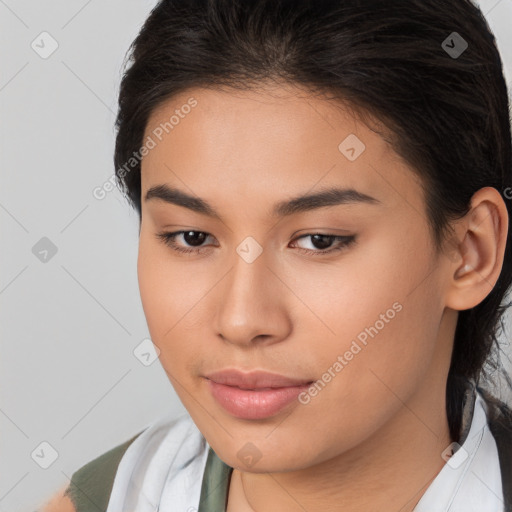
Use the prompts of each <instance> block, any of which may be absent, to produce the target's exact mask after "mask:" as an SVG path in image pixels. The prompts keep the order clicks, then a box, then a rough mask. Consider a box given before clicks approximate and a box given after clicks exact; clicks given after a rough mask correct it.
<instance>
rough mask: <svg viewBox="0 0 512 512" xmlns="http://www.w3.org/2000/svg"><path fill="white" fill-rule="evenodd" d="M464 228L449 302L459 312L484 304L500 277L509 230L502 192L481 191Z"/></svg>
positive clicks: (474, 198) (483, 189)
mask: <svg viewBox="0 0 512 512" xmlns="http://www.w3.org/2000/svg"><path fill="white" fill-rule="evenodd" d="M463 225H464V226H465V231H464V234H463V239H462V242H461V243H460V245H459V246H458V256H459V257H458V258H455V259H454V260H453V266H452V270H451V272H452V278H451V283H450V286H449V289H448V296H447V303H446V305H447V306H448V307H450V308H452V309H455V310H459V311H462V310H465V309H471V308H473V307H475V306H477V305H478V304H479V303H480V302H482V301H483V300H484V299H485V297H487V295H488V294H489V293H490V292H491V291H492V289H493V288H494V285H495V284H496V281H497V280H498V278H499V275H500V272H501V269H502V266H503V258H504V252H505V242H506V237H507V231H508V212H507V208H506V205H505V203H504V202H503V199H502V197H501V195H500V194H499V192H498V191H497V190H496V189H494V188H491V187H485V188H482V189H480V190H478V191H477V192H476V193H475V194H474V195H473V198H472V200H471V209H470V211H469V212H468V213H467V215H466V216H465V218H464V219H463Z"/></svg>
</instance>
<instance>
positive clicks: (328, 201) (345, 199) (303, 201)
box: [145, 185, 380, 220]
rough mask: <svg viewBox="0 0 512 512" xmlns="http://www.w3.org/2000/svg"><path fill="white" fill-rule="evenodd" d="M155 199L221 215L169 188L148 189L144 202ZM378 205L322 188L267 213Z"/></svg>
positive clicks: (343, 191) (375, 201) (352, 194)
mask: <svg viewBox="0 0 512 512" xmlns="http://www.w3.org/2000/svg"><path fill="white" fill-rule="evenodd" d="M152 199H157V200H160V201H164V202H165V203H169V204H174V205H177V206H182V207H183V208H188V209H189V210H192V211H194V212H197V213H200V214H202V215H206V216H208V217H212V218H216V219H219V220H222V219H221V216H220V215H219V214H218V213H217V212H216V211H215V209H214V208H213V207H212V206H211V205H210V204H209V203H208V202H207V201H205V200H204V199H201V198H199V197H196V196H191V195H189V194H187V193H186V192H183V191H182V190H179V189H177V188H174V187H171V186H169V185H155V186H154V187H151V188H150V189H149V190H148V191H147V193H146V196H145V201H149V200H152ZM354 203H365V204H380V201H379V200H378V199H376V198H375V197H372V196H369V195H367V194H363V193H362V192H358V191H357V190H355V189H353V188H336V187H334V188H326V189H323V190H320V191H319V192H316V193H314V194H302V195H299V196H296V197H293V198H291V199H287V200H284V201H280V202H278V203H276V204H275V205H274V207H273V208H272V210H271V212H270V214H271V216H273V217H287V216H290V215H294V214H297V213H303V212H307V211H311V210H316V209H319V208H325V207H328V206H337V205H342V204H354Z"/></svg>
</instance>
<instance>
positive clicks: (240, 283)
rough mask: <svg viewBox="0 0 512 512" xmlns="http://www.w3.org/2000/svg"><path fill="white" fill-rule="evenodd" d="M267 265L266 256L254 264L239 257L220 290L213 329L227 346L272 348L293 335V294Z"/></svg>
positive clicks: (217, 290) (260, 257)
mask: <svg viewBox="0 0 512 512" xmlns="http://www.w3.org/2000/svg"><path fill="white" fill-rule="evenodd" d="M268 264H269V262H268V261H267V258H266V257H265V254H264V253H262V254H260V256H258V257H257V258H256V259H255V260H254V261H252V262H248V261H246V260H245V259H244V258H243V257H239V256H238V254H237V255H236V256H235V258H234V261H233V265H232V267H231V268H230V270H229V271H228V273H227V275H226V276H225V278H224V279H223V280H222V282H221V283H220V285H219V286H218V287H217V289H216V296H215V300H216V301H217V304H218V307H217V308H216V313H215V319H214V328H215V329H216V332H217V334H218V335H219V336H220V337H221V338H222V339H223V340H224V341H225V342H226V343H230V344H233V345H237V346H239V347H242V348H249V347H252V346H253V345H255V344H256V343H257V344H265V345H270V344H274V343H279V342H280V341H282V340H284V339H286V338H287V337H288V335H289V333H290V332H291V330H292V322H291V318H290V315H289V311H290V304H289V302H290V301H291V297H290V291H289V289H288V288H287V287H286V286H285V285H284V284H283V282H282V280H280V279H279V276H278V272H276V271H275V270H273V269H272V268H270V267H269V266H268ZM281 279H282V278H281Z"/></svg>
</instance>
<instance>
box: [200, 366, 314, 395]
mask: <svg viewBox="0 0 512 512" xmlns="http://www.w3.org/2000/svg"><path fill="white" fill-rule="evenodd" d="M205 377H206V378H207V379H209V380H211V381H213V382H216V383H218V384H224V385H226V386H233V387H238V388H240V389H251V390H265V389H273V388H285V387H297V386H304V385H306V384H311V383H312V382H313V381H312V380H308V379H297V378H291V377H286V376H285V375H280V374H277V373H270V372H265V371H259V370H257V371H252V372H249V373H246V372H242V371H240V370H236V369H225V370H220V371H216V372H212V373H209V374H208V375H205Z"/></svg>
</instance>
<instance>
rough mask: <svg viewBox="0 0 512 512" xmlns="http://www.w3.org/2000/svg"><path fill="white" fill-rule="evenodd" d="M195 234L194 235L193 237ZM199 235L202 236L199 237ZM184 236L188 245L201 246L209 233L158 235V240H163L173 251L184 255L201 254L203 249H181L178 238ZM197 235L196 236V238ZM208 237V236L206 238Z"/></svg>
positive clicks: (182, 232) (191, 232) (187, 232)
mask: <svg viewBox="0 0 512 512" xmlns="http://www.w3.org/2000/svg"><path fill="white" fill-rule="evenodd" d="M191 234H193V235H191ZM197 234H199V235H200V236H197ZM180 235H183V237H184V240H185V242H186V243H187V244H188V243H190V244H192V246H194V245H196V244H198V245H199V244H201V243H202V242H203V241H204V239H205V238H206V236H208V233H205V232H204V231H174V232H173V233H157V235H156V236H157V238H159V239H160V240H162V241H163V242H164V243H165V244H166V245H168V246H169V247H170V248H171V249H173V250H174V251H177V252H183V253H199V252H200V250H201V249H202V247H199V248H196V249H194V248H193V247H192V248H191V249H190V248H184V247H181V246H180V245H178V244H177V243H176V240H175V239H176V237H177V236H180ZM194 235H196V236H194ZM205 235H206V236H205Z"/></svg>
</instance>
